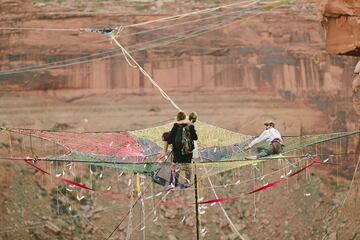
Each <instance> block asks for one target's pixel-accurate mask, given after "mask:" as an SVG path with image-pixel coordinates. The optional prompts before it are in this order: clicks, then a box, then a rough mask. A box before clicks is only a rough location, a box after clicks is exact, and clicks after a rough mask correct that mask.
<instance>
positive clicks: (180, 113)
mask: <svg viewBox="0 0 360 240" xmlns="http://www.w3.org/2000/svg"><path fill="white" fill-rule="evenodd" d="M185 119H186V114H185V113H184V112H178V114H177V115H176V120H177V121H181V120H185Z"/></svg>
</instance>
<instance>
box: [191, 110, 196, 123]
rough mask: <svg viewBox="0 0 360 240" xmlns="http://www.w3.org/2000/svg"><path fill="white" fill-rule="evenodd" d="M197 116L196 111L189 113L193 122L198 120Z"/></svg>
mask: <svg viewBox="0 0 360 240" xmlns="http://www.w3.org/2000/svg"><path fill="white" fill-rule="evenodd" d="M197 117H198V116H197V114H196V112H192V113H190V114H189V121H190V122H192V123H195V122H196V120H197Z"/></svg>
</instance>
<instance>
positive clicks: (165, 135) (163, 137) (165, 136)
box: [161, 132, 170, 142]
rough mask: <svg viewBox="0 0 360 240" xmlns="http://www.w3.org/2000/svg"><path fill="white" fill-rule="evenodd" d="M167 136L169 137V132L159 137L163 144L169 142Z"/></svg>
mask: <svg viewBox="0 0 360 240" xmlns="http://www.w3.org/2000/svg"><path fill="white" fill-rule="evenodd" d="M169 135H170V132H164V133H163V135H162V136H161V138H162V140H163V141H164V142H167V141H168V140H169Z"/></svg>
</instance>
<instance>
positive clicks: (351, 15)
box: [322, 0, 360, 56]
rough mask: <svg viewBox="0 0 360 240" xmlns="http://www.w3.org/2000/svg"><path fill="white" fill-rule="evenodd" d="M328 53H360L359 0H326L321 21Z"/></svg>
mask: <svg viewBox="0 0 360 240" xmlns="http://www.w3.org/2000/svg"><path fill="white" fill-rule="evenodd" d="M322 23H323V26H324V28H325V31H326V50H327V51H328V52H329V53H335V54H345V55H351V56H359V55H360V2H359V1H358V0H327V1H326V3H325V5H324V19H323V21H322Z"/></svg>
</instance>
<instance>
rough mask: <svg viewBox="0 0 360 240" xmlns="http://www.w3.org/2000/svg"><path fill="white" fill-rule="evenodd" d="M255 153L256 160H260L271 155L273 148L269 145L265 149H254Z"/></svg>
mask: <svg viewBox="0 0 360 240" xmlns="http://www.w3.org/2000/svg"><path fill="white" fill-rule="evenodd" d="M256 152H257V154H256V156H257V158H262V157H266V156H269V155H271V154H273V153H274V148H273V146H272V145H269V146H268V147H265V148H258V149H256Z"/></svg>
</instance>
